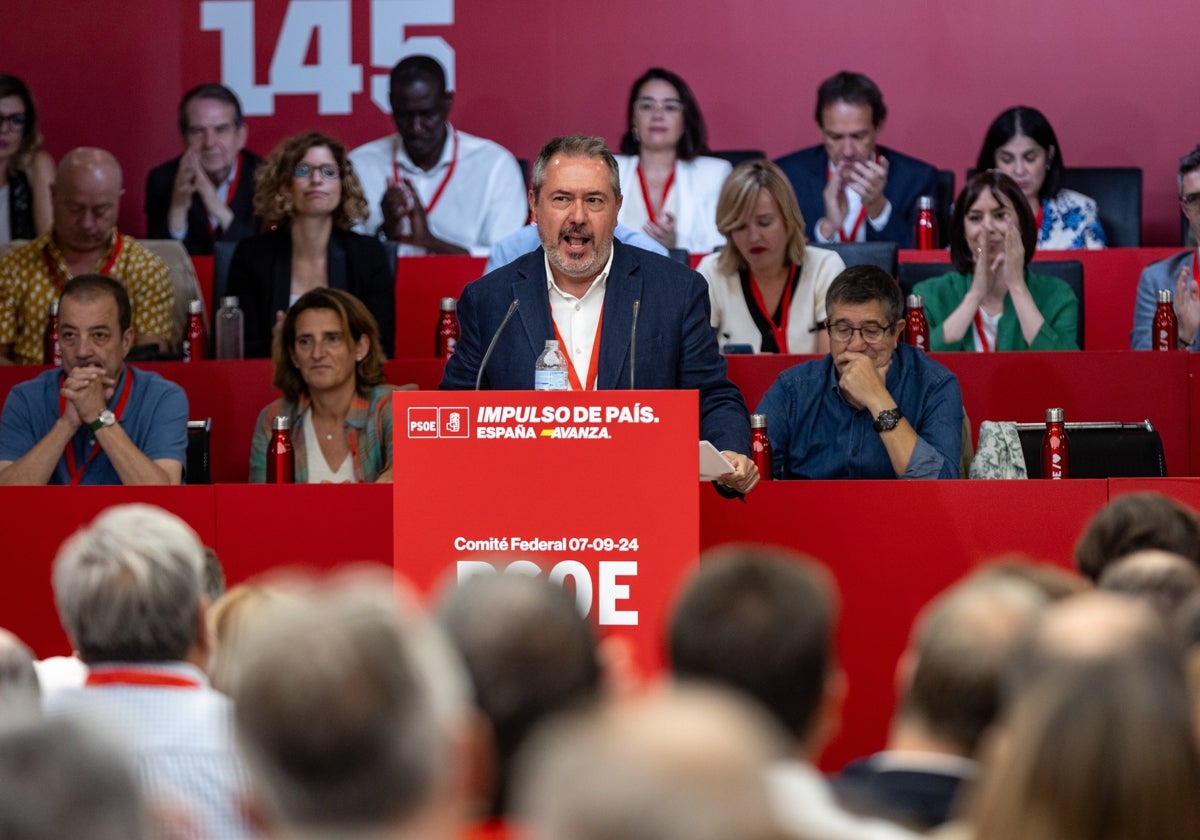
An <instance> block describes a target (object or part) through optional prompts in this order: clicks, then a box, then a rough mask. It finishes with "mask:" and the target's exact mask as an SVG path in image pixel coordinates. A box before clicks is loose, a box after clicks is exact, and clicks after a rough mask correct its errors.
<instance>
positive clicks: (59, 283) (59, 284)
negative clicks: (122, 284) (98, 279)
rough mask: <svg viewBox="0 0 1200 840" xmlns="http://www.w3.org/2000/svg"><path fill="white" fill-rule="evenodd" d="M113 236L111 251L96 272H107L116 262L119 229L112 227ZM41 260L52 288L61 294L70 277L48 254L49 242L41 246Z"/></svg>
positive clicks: (120, 241) (118, 247)
mask: <svg viewBox="0 0 1200 840" xmlns="http://www.w3.org/2000/svg"><path fill="white" fill-rule="evenodd" d="M113 236H114V237H115V238H116V239H115V241H114V242H113V249H112V253H111V254H110V255H109V257H108V259H107V260H106V261H105V263H104V265H103V266H102V267H101V268H100V269H99V270H98V271H97V272H96V273H97V274H108V273H109V272H110V271H112V269H113V266H114V265H116V264H117V257H119V256H120V255H121V245H122V244H123V240H122V238H121V231H119V230H117V229H116V228H113ZM42 261H43V262H44V263H45V264H46V271H48V272H49V273H50V282H51V283H53V284H54V288H56V289H58V292H59V294H62V290H63V287H65V286H66V285H67V281H68V280H70V279H71V278H70V277H67V276H66V274H65V272H64V270H63V266H62V265H60V264H59V262H58V260H56V259H55V258H54V257H52V256H51V255H50V243H49V242H47V243H46V245H45V247H43V248H42Z"/></svg>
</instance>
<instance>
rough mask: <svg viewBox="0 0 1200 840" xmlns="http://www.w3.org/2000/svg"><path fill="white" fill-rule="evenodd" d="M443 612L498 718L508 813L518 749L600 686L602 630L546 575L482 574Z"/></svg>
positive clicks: (485, 704) (486, 705) (453, 595)
mask: <svg viewBox="0 0 1200 840" xmlns="http://www.w3.org/2000/svg"><path fill="white" fill-rule="evenodd" d="M438 618H439V621H440V623H441V625H442V627H443V628H444V629H445V631H446V633H447V635H448V636H449V637H450V640H451V641H452V642H453V643H454V645H455V646H456V647H457V648H458V651H459V653H460V654H461V655H462V658H463V661H464V662H465V664H466V666H467V671H468V672H469V673H470V675H471V681H472V684H473V685H474V689H475V705H476V706H477V707H478V708H479V710H480V711H482V712H483V714H484V715H485V716H486V717H487V719H488V722H489V723H490V724H491V728H492V734H493V738H494V742H495V747H496V764H497V770H498V774H497V775H498V780H497V784H496V785H495V789H496V790H495V797H494V801H493V812H494V813H501V812H502V809H503V807H504V801H505V794H506V788H507V785H508V781H509V779H510V778H511V767H512V760H513V757H514V756H515V755H516V752H517V749H518V748H519V747H520V746H521V744H522V743H523V742H524V741H525V739H526V736H527V735H528V734H529V733H530V732H531V731H532V730H533V729H534V727H535V726H537V725H538V724H540V723H542V722H543V721H544V720H546V719H547V718H549V717H551V716H552V715H554V714H556V713H559V712H562V711H563V710H565V709H567V708H570V707H571V706H574V705H576V704H579V703H581V702H585V701H588V700H592V699H594V698H595V697H596V695H597V693H598V691H599V683H600V669H599V665H598V663H597V655H596V638H595V634H594V633H593V631H592V628H591V626H590V625H589V624H588V623H587V621H586V620H585V619H584V618H583V617H582V616H581V615H580V614H579V611H578V609H577V608H576V606H575V601H574V599H573V598H572V597H571V596H570V595H569V594H568V593H567V592H566V591H565V590H564V589H563V588H562V587H561V586H559V585H556V584H553V583H551V582H549V581H548V580H546V579H545V578H542V577H532V576H529V575H516V574H501V575H493V574H486V575H475V576H474V577H472V578H469V579H468V580H466V581H464V582H462V583H461V584H460V585H458V586H457V587H456V588H454V589H453V590H451V591H450V592H449V593H448V595H447V596H446V598H445V600H444V601H443V603H442V606H441V609H440V610H439V612H438Z"/></svg>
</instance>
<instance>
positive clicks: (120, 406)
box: [58, 367, 133, 485]
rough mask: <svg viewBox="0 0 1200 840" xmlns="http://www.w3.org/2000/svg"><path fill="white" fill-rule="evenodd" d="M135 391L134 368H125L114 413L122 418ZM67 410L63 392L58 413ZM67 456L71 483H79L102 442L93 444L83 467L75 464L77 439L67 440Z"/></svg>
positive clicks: (63, 377) (60, 379) (118, 417)
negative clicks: (122, 383) (123, 379)
mask: <svg viewBox="0 0 1200 840" xmlns="http://www.w3.org/2000/svg"><path fill="white" fill-rule="evenodd" d="M65 378H66V374H65V373H63V374H60V377H59V381H62V380H63V379H65ZM132 391H133V368H128V367H127V368H125V384H124V385H123V386H122V387H121V396H120V397H119V398H118V399H117V406H116V408H117V410H116V411H114V412H113V414H115V415H117V419H118V420H120V419H121V417H122V416H124V414H125V404H126V403H128V402H129V394H130V392H132ZM66 410H67V398H66V397H64V396H63V395H62V394H59V395H58V414H59V416H60V417H61V416H62V413H63V412H64V411H66ZM63 454H64V455H66V458H67V472H69V473H70V474H71V484H73V485H74V484H78V483H79V482H80V480H81V479H82V478H83V474H84V473H85V472H87V468H88V467H89V466H91V463H92V461H94V460H96V456H97V455H99V454H100V443H99V442H98V441H97V442H96V443H93V444H92V450H91V452H89V453H88V456H87V458H86V459H85V460H84V462H83V466H82V467H78V468H76V466H75V463H76V462H75V439H74V438H72V439H71V440H69V441H67V445H66V448H65V451H64V453H63Z"/></svg>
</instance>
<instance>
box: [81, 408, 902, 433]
mask: <svg viewBox="0 0 1200 840" xmlns="http://www.w3.org/2000/svg"><path fill="white" fill-rule="evenodd" d="M879 416H880V417H882V416H883V415H882V414H881V415H879ZM116 422H117V418H116V416H115V415H114V414H113V413H112V412H111V411H109V410H108V409H107V408H106V409H104V410H103V411H101V412H100V416H99V417H97V418H96V419H95V420H93V421H92V422H91V423H88V428H89V429H91V430H92V431H93V432H98V431H100V430H101V429H102V428H104V427H105V426H111V425H113V424H114V423H116ZM877 425H878V424H877Z"/></svg>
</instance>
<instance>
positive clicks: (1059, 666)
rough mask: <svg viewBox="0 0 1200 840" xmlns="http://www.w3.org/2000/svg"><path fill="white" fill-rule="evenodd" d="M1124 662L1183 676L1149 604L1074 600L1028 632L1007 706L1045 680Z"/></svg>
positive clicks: (1098, 596)
mask: <svg viewBox="0 0 1200 840" xmlns="http://www.w3.org/2000/svg"><path fill="white" fill-rule="evenodd" d="M1126 660H1140V661H1142V662H1145V663H1156V667H1160V668H1162V669H1163V670H1165V671H1174V672H1177V673H1180V674H1182V655H1181V651H1180V647H1179V644H1178V642H1177V640H1176V638H1175V637H1174V636H1173V635H1171V634H1170V633H1169V632H1168V629H1167V626H1166V624H1165V623H1164V622H1163V620H1162V619H1161V618H1160V617H1159V615H1158V613H1156V612H1155V611H1154V609H1153V607H1151V606H1150V604H1148V603H1146V602H1144V601H1140V600H1138V599H1136V598H1130V597H1128V596H1125V595H1117V594H1114V593H1111V592H1095V591H1093V592H1085V593H1082V594H1080V595H1075V596H1072V597H1070V598H1067V599H1066V600H1063V601H1059V602H1058V603H1056V604H1053V605H1051V606H1049V607H1047V608H1046V609H1045V610H1043V611H1042V613H1041V614H1040V615H1039V616H1038V618H1037V620H1036V621H1035V622H1034V623H1033V624H1032V625H1031V626H1030V627H1029V628H1028V630H1027V633H1026V635H1025V638H1024V639H1022V642H1021V646H1020V649H1019V651H1018V652H1017V656H1016V659H1015V662H1014V666H1013V668H1012V669H1011V670H1010V672H1009V680H1008V686H1007V689H1008V694H1007V698H1006V700H1007V699H1011V698H1019V697H1020V696H1021V695H1022V694H1024V692H1025V691H1027V690H1028V689H1029V687H1030V686H1032V685H1034V684H1035V683H1037V681H1038V680H1040V679H1041V678H1042V677H1044V676H1046V675H1047V674H1054V673H1058V672H1061V671H1069V670H1076V669H1079V668H1084V667H1088V666H1090V665H1094V664H1096V663H1103V662H1110V661H1126Z"/></svg>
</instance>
